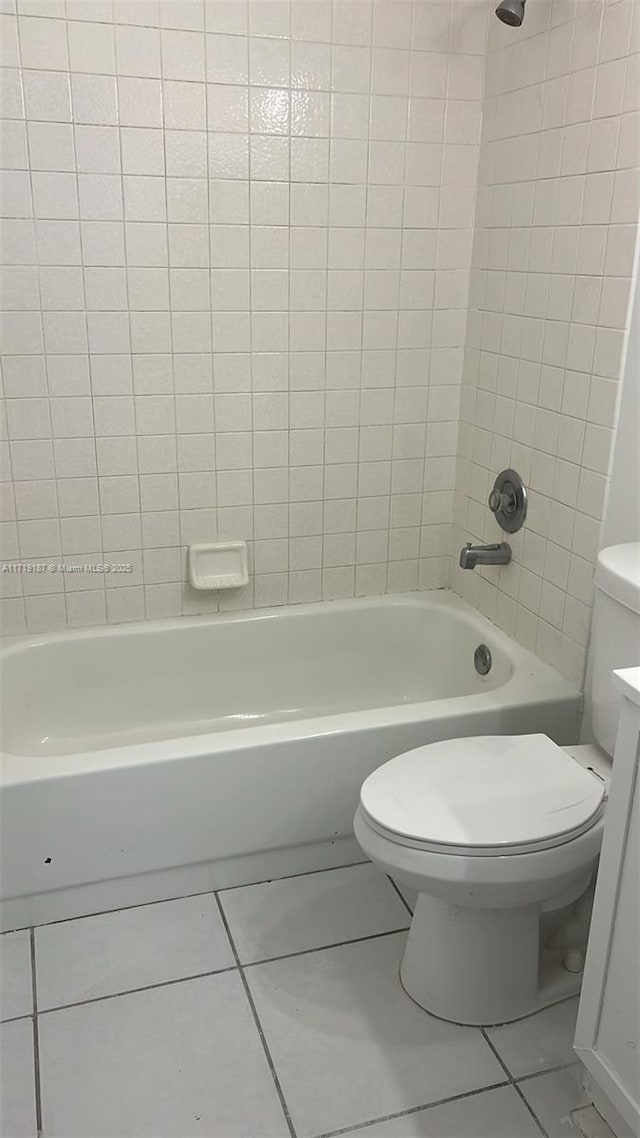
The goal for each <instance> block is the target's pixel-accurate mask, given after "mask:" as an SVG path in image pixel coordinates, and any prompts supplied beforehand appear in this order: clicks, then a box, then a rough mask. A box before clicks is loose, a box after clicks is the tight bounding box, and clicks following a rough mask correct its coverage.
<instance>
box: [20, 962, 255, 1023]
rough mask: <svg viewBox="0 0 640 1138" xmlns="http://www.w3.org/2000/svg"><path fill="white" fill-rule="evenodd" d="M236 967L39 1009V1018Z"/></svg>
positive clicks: (231, 969)
mask: <svg viewBox="0 0 640 1138" xmlns="http://www.w3.org/2000/svg"><path fill="white" fill-rule="evenodd" d="M236 969H237V965H235V964H229V965H227V967H226V968H212V969H210V970H209V971H208V972H194V974H193V975H192V976H176V977H175V978H174V979H173V980H160V981H159V982H158V983H157V984H143V985H142V987H140V988H125V989H124V991H122V992H107V993H106V995H104V996H89V998H88V999H86V1000H74V1001H73V1002H72V1003H70V1004H56V1006H55V1007H53V1008H41V1009H40V1011H39V1012H38V1015H39V1016H45V1015H50V1014H51V1013H52V1012H65V1011H67V1010H68V1009H69V1008H83V1007H84V1006H85V1004H102V1003H104V1001H105V1000H120V999H122V997H123V996H135V995H137V993H138V992H153V991H155V989H156V988H172V987H174V986H175V985H176V984H188V983H189V982H190V981H192V980H203V979H205V978H206V977H207V976H222V975H224V974H225V973H226V972H235V971H236Z"/></svg>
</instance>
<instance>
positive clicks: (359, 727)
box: [0, 589, 582, 787]
mask: <svg viewBox="0 0 640 1138" xmlns="http://www.w3.org/2000/svg"><path fill="white" fill-rule="evenodd" d="M399 606H402V607H420V608H426V609H428V608H439V609H447V610H449V611H451V612H452V613H455V614H456V615H457V616H459V617H461V618H462V621H463V623H464V624H466V625H467V626H470V627H472V628H475V629H477V630H478V633H479V635H480V636H481V637H482V635H483V634H484V636H485V637H486V636H490V637H491V638H492V639H493V641H494V642H495V643H497V644H498V645H499V647H500V649H501V650H502V651H503V652H504V653H505V656H506V657H507V658H508V660H509V663H510V665H511V669H512V671H511V675H510V676H509V678H508V679H507V680H506V681H505V683H503V684H501V685H500V686H498V687H496V688H489V687H487V689H486V690H484V691H479V692H475V693H472V694H466V695H452V696H446V697H443V698H440V699H435V700H423V701H420V702H413V703H407V704H391V705H389V706H384V707H376V708H367V709H363V710H359V711H347V712H338V713H335V714H329V715H318V716H309V717H306V718H303V719H297V720H290V721H287V722H283V723H267V724H258V725H256V726H251V727H243V728H234V729H233V730H230V731H213V732H208V733H202V734H193V735H188V734H187V735H182V736H178V737H173V738H171V739H160V740H152V741H144V742H138V743H131V744H124V745H118V746H115V747H104V748H99V749H97V750H91V751H77V752H67V753H66V754H61V755H40V754H37V753H36V754H30V755H26V754H16V753H14V752H11V751H2V750H0V764H1V766H0V786H7V787H8V786H11V785H16V784H24V783H26V782H31V781H41V780H47V779H51V778H60V777H64V776H65V775H77V774H83V773H86V774H89V773H92V772H97V771H102V770H109V769H114V768H118V767H131V766H136V767H138V766H145V765H147V764H149V763H158V762H170V761H173V760H176V759H179V758H182V757H186V756H194V757H196V756H201V755H206V754H213V753H215V752H216V751H227V752H228V751H234V750H243V749H246V748H251V747H256V746H260V745H269V744H274V743H278V742H285V741H290V740H294V739H303V738H313V737H315V736H318V735H333V734H343V733H345V732H349V731H356V732H357V731H365V730H370V729H371V728H375V727H384V726H392V725H394V724H410V723H419V722H423V721H428V720H431V719H435V718H438V719H442V718H450V717H453V716H456V717H458V718H460V719H463V718H464V717H466V715H473V714H475V713H477V712H479V711H481V710H483V709H487V708H488V707H494V708H495V707H505V709H506V708H514V707H518V706H522V705H523V704H525V705H526V704H530V703H532V702H547V703H563V702H566V701H568V700H570V701H573V702H575V701H576V699H581V695H582V693H581V689H580V688H578V687H577V686H576V685H575V684H573V683H572V682H571V681H570V680H568V679H566V678H565V677H564V676H562V675H561V674H560V673H559V672H558V671H556V669H555V668H553V667H552V666H551V665H549V664H547V663H545V662H544V661H543V660H541V659H539V658H538V657H537V656H535V655H534V654H533V653H532V652H530V651H529V650H528V649H526V648H524V647H522V645H520V644H518V643H517V642H516V641H515V640H513V639H512V638H511V637H509V636H508V635H507V634H506V633H504V632H503V631H502V630H501V629H499V628H498V627H497V626H496V625H494V624H492V623H491V621H490V620H489V619H488V618H487V617H485V616H484V615H483V614H482V613H480V612H478V610H477V609H475V608H473V607H472V606H471V605H469V604H468V603H467V602H466V601H463V600H462V599H461V598H460V597H458V596H457V595H456V594H455V593H452V592H450V591H449V590H447V589H434V590H428V591H425V590H422V591H416V592H410V593H393V594H383V595H378V596H372V597H350V598H347V599H341V600H332V601H316V602H312V603H309V604H303V605H282V606H278V607H274V608H266V609H242V610H238V612H227V613H213V614H210V615H209V614H207V615H203V616H194V617H171V618H167V619H164V620H158V621H155V620H154V621H134V622H126V623H122V624H115V625H106V626H105V625H96V626H92V627H89V628H81V629H70V630H62V631H60V632H52V633H37V634H33V633H27V634H24V635H21V636H13V637H6V638H4V639H3V640H1V641H0V681H1V672H2V669H3V667H6V666H7V663H8V662H9V661H10V660H11V658H12V657H13V656H14V655H16V654H17V653H19V652H23V651H27V650H28V649H29V648H36V647H39V646H41V645H43V644H56V643H60V642H66V641H68V640H74V641H77V640H80V641H82V640H98V641H100V640H103V639H105V638H108V639H111V638H113V637H116V636H117V637H122V636H125V637H128V636H132V635H136V634H144V633H145V632H146V633H147V634H149V633H152V632H154V633H161V632H162V631H165V630H166V631H168V630H178V629H180V630H184V631H187V630H188V629H189V628H202V627H203V626H207V625H211V626H217V625H220V624H232V623H245V622H247V621H251V622H253V621H255V620H259V621H261V620H274V619H282V618H284V617H286V616H290V617H295V616H297V615H308V614H319V613H321V612H322V611H323V610H325V608H326V607H330V608H331V611H333V612H336V611H337V612H340V611H351V610H353V609H354V608H355V609H365V608H387V609H390V608H395V607H399ZM481 679H482V678H481V677H479V680H480V682H481ZM456 703H457V704H458V706H457V707H456V706H455V705H456Z"/></svg>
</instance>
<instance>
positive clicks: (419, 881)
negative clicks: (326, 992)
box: [354, 735, 605, 1025]
mask: <svg viewBox="0 0 640 1138" xmlns="http://www.w3.org/2000/svg"><path fill="white" fill-rule="evenodd" d="M604 808H605V789H604V784H603V782H602V779H601V778H599V777H598V776H597V775H596V774H594V773H593V772H592V771H591V770H590V769H585V768H584V767H583V766H581V765H580V763H579V762H578V761H576V759H574V758H573V757H571V755H570V754H569V753H567V751H565V750H563V749H562V748H561V747H558V746H557V745H556V744H555V743H553V742H552V741H551V740H550V739H548V738H547V736H545V735H522V736H489V737H481V738H472V739H451V740H446V741H445V742H440V743H432V744H429V745H427V746H424V747H418V748H416V749H415V750H413V751H408V752H407V753H406V754H404V755H399V756H397V757H396V758H394V759H391V761H390V762H388V763H385V764H384V765H383V766H381V767H379V768H378V769H377V770H375V771H374V772H373V773H372V774H371V775H370V776H369V778H367V779H366V781H365V782H364V783H363V786H362V789H361V795H360V804H359V806H358V809H357V811H356V815H355V819H354V831H355V835H356V838H357V839H358V842H359V843H360V845H361V847H362V849H363V850H364V852H365V853H366V854H367V855H368V857H369V858H370V859H371V861H373V862H374V863H375V864H377V865H378V866H380V868H382V869H383V870H384V872H385V873H388V874H390V876H391V877H393V878H394V879H395V880H396V881H397V882H398V883H399V884H401V885H402V884H404V885H406V886H408V887H410V888H411V889H414V890H416V891H417V892H418V895H419V896H418V900H417V903H416V906H415V911H414V915H413V921H412V924H411V929H410V931H409V935H408V939H407V943H406V947H405V951H404V956H403V960H402V964H401V969H400V976H401V980H402V984H403V986H404V988H405V990H406V991H407V993H408V995H409V996H411V997H412V999H413V1000H415V1002H416V1003H418V1004H419V1005H420V1006H421V1007H423V1008H424V1009H425V1010H426V1011H428V1012H431V1013H432V1014H434V1015H436V1016H439V1017H441V1018H442V1019H446V1020H451V1021H453V1022H455V1023H464V1024H476V1025H478V1024H480V1025H482V1024H492V1023H504V1022H508V1021H510V1020H514V1019H519V1018H520V1017H522V1016H525V1015H529V1014H530V1013H531V1012H534V1011H537V1010H539V1009H540V1008H542V1007H545V1006H547V1005H548V1004H552V1003H556V1002H557V1001H558V1000H561V999H564V998H565V997H567V996H570V995H573V994H574V993H576V992H577V991H579V988H580V980H581V976H580V973H579V972H578V973H576V972H575V971H568V970H567V967H565V961H566V954H565V956H563V953H562V952H559V951H557V952H553V951H549V950H547V949H545V947H544V945H543V943H542V936H541V918H543V917H544V916H545V915H546V914H548V913H551V912H554V911H556V910H559V909H562V908H564V907H567V906H570V905H571V904H572V903H573V902H575V901H577V900H578V898H580V897H581V896H582V895H583V894H584V893H585V891H586V890H587V889H588V887H589V884H590V882H591V879H592V877H593V873H594V870H595V867H596V864H597V859H598V855H599V851H600V845H601V839H602V829H603V816H604ZM578 958H579V953H578ZM572 960H573V961H574V962H575V953H574V954H573V957H572Z"/></svg>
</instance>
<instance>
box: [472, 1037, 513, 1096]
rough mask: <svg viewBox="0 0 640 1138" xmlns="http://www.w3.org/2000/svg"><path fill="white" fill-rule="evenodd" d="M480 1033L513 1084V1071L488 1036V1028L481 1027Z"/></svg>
mask: <svg viewBox="0 0 640 1138" xmlns="http://www.w3.org/2000/svg"><path fill="white" fill-rule="evenodd" d="M480 1032H481V1034H482V1038H483V1039H484V1041H485V1043H486V1044H487V1046H488V1047H489V1048H490V1049H491V1051H493V1054H494V1057H495V1058H496V1059H497V1060H498V1063H499V1064H500V1066H501V1067H502V1070H503V1071H504V1073H505V1075H506V1076H507V1078H508V1080H509V1082H510V1083H513V1075H512V1074H511V1071H510V1070H509V1068H508V1067H507V1064H506V1063H505V1061H504V1059H503V1058H502V1055H501V1054H500V1052H499V1051H498V1048H497V1047H496V1045H495V1043H494V1042H493V1040H491V1039H490V1038H489V1036H488V1035H487V1028H486V1027H481V1028H480Z"/></svg>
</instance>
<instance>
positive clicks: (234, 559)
mask: <svg viewBox="0 0 640 1138" xmlns="http://www.w3.org/2000/svg"><path fill="white" fill-rule="evenodd" d="M188 565H189V582H190V584H191V585H192V586H193V588H194V589H241V588H242V586H243V585H248V583H249V569H248V566H247V543H246V541H224V542H212V543H210V544H208V545H190V546H189V557H188Z"/></svg>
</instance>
